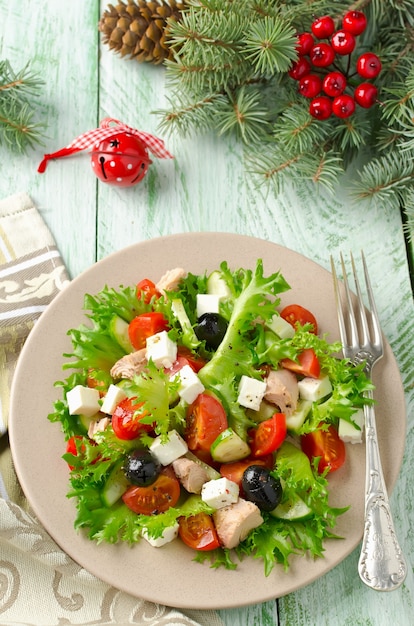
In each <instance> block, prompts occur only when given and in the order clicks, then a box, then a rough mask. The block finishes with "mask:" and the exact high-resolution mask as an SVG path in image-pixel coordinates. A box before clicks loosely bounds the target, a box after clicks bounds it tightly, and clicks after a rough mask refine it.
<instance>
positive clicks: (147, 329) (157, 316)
mask: <svg viewBox="0 0 414 626" xmlns="http://www.w3.org/2000/svg"><path fill="white" fill-rule="evenodd" d="M163 330H168V321H167V319H166V318H165V317H164V315H163V314H162V313H158V312H156V311H150V312H149V313H141V314H140V315H137V316H136V317H134V319H133V320H132V321H131V322H130V324H129V326H128V335H129V339H130V341H131V343H132V345H133V346H134V348H135V350H141V348H145V345H146V342H147V339H148V337H151V336H152V335H155V334H156V333H160V332H162V331H163Z"/></svg>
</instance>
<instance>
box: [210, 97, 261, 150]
mask: <svg viewBox="0 0 414 626" xmlns="http://www.w3.org/2000/svg"><path fill="white" fill-rule="evenodd" d="M216 125H217V128H218V130H219V134H220V135H223V134H225V133H227V132H229V131H231V130H233V131H235V132H236V135H237V136H239V137H240V138H242V139H243V141H244V142H245V143H246V144H248V143H250V142H257V140H258V138H259V137H260V136H261V137H262V139H263V140H265V139H266V136H268V134H269V123H268V112H267V110H266V108H265V107H263V106H262V99H261V97H260V94H259V92H258V91H257V90H252V89H250V90H249V89H248V88H246V87H242V88H241V89H240V90H239V91H238V92H237V95H236V97H233V96H231V95H230V97H229V100H228V103H226V102H224V106H223V108H222V110H221V111H218V112H217V117H216Z"/></svg>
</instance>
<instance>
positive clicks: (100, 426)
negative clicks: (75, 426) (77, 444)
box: [88, 417, 111, 439]
mask: <svg viewBox="0 0 414 626" xmlns="http://www.w3.org/2000/svg"><path fill="white" fill-rule="evenodd" d="M110 423H111V420H110V419H109V417H102V418H101V419H99V420H96V421H95V420H93V421H92V422H91V423H90V424H89V428H88V437H89V438H90V439H94V438H95V435H96V433H101V432H103V431H104V430H105V429H106V428H108V426H109V424H110Z"/></svg>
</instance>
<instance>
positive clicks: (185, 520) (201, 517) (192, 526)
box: [178, 513, 220, 551]
mask: <svg viewBox="0 0 414 626" xmlns="http://www.w3.org/2000/svg"><path fill="white" fill-rule="evenodd" d="M178 523H179V527H178V534H179V536H180V537H181V539H182V541H183V542H184V543H185V544H186V545H187V546H189V547H190V548H192V549H193V550H203V551H207V550H215V549H216V548H219V547H220V542H219V538H218V535H217V531H216V528H215V526H214V522H213V520H212V518H211V517H210V515H207V513H197V514H196V515H191V516H190V517H180V518H179V520H178Z"/></svg>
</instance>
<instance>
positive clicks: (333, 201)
mask: <svg viewBox="0 0 414 626" xmlns="http://www.w3.org/2000/svg"><path fill="white" fill-rule="evenodd" d="M105 8H106V3H105V2H102V3H99V2H98V1H97V0H89V1H88V2H85V1H82V0H71V2H63V1H62V0H61V1H59V2H49V3H44V2H40V1H39V0H30V1H29V0H20V2H15V3H13V2H5V0H0V16H1V26H0V34H1V38H0V59H3V58H8V59H9V60H10V61H11V62H12V64H13V65H14V66H15V67H16V68H17V67H22V66H23V65H25V63H26V62H27V61H28V60H30V61H31V63H32V67H33V69H35V70H37V71H39V72H40V73H41V74H42V76H43V77H44V80H45V85H44V89H43V93H42V96H41V102H40V112H41V114H42V116H43V118H45V119H46V120H47V124H48V130H47V132H48V139H47V143H46V145H45V146H44V149H39V148H38V149H37V150H35V151H31V152H30V153H29V154H28V155H26V156H14V155H13V154H12V153H10V152H8V151H7V150H6V149H5V148H4V147H0V163H1V166H0V167H1V176H0V197H1V198H4V197H6V196H8V195H11V194H12V193H15V192H18V191H27V192H28V193H29V194H30V195H31V196H32V198H33V200H34V202H35V203H36V205H37V206H38V208H39V210H40V212H41V214H42V216H43V217H44V219H45V221H46V223H47V224H48V226H49V227H50V229H51V231H52V233H53V235H54V237H55V239H56V242H57V244H58V247H59V249H60V251H61V254H62V256H63V259H64V261H65V263H66V265H67V267H68V269H69V271H70V274H71V276H72V277H75V276H77V275H78V274H79V273H80V272H82V271H83V270H85V269H86V268H88V267H90V266H91V265H92V264H93V263H94V262H95V261H96V260H99V259H101V258H103V257H105V256H107V255H108V254H109V253H111V252H113V251H116V250H120V249H122V248H123V247H125V246H127V245H129V244H131V243H134V242H138V241H142V240H145V239H149V238H152V237H157V236H159V235H165V234H170V233H178V232H187V231H189V232H191V231H193V232H194V231H227V232H234V233H240V234H245V235H253V236H256V237H261V238H264V239H268V240H270V241H273V242H276V243H279V244H282V245H284V246H286V247H288V248H291V249H293V250H296V251H297V252H300V253H302V254H304V255H305V256H307V257H309V258H310V259H313V260H314V261H316V262H317V263H319V264H320V265H322V266H324V267H326V268H328V266H329V256H330V254H333V255H338V254H339V252H340V251H341V250H342V251H345V252H347V251H348V250H349V249H352V250H355V251H358V250H359V249H360V248H363V249H364V251H365V254H366V257H367V260H368V264H369V267H370V269H371V274H372V282H373V285H374V289H375V292H376V297H377V304H378V309H379V313H380V317H381V323H382V326H383V330H384V332H385V334H386V336H387V337H388V339H389V341H390V344H391V346H392V348H393V350H394V352H395V355H396V358H397V361H398V363H399V366H400V369H401V375H402V380H403V384H404V389H405V393H406V401H407V415H408V425H407V442H406V453H405V457H404V461H403V466H402V469H401V473H400V477H399V480H398V482H397V485H396V487H395V490H394V492H393V494H392V497H391V502H392V506H393V511H394V514H395V523H396V530H397V533H398V536H399V538H400V541H401V544H402V547H403V549H404V552H405V554H406V556H407V560H408V563H409V573H408V577H407V580H406V582H405V584H404V586H403V587H402V588H400V589H399V590H398V591H396V592H393V593H391V594H381V593H378V592H374V591H372V590H370V589H368V588H366V587H365V586H364V585H363V584H362V583H361V582H360V581H359V578H358V575H357V560H358V550H355V552H354V553H352V554H351V555H350V556H349V557H348V558H346V559H345V560H344V561H343V562H342V563H341V564H340V565H338V566H337V567H335V568H334V570H332V571H331V572H330V573H329V574H328V575H326V576H325V577H324V578H322V579H320V580H318V581H316V582H314V583H313V584H311V585H309V586H308V587H306V588H304V589H301V590H299V591H297V592H295V593H292V594H290V595H288V596H286V597H284V598H281V599H279V600H277V601H274V602H266V603H264V604H261V605H254V606H249V607H245V608H241V609H231V610H221V611H220V616H221V618H222V620H223V622H224V624H226V626H239V625H240V626H245V625H246V624H251V625H252V626H253V625H254V626H270V625H271V624H280V625H281V626H287V625H295V626H296V625H297V626H299V625H300V626H302V625H303V626H305V625H306V626H316V625H317V626H323V625H325V624H326V625H331V624H341V625H349V626H351V625H352V626H354V625H356V624H364V625H365V626H368V625H375V626H377V625H385V626H386V625H388V624H392V623H394V621H395V620H396V619H397V620H398V623H399V624H401V626H403V625H407V626H408V625H409V624H412V623H413V620H414V607H413V604H414V601H413V597H414V579H413V573H412V566H411V564H412V563H413V553H414V537H413V533H412V525H411V523H412V519H413V515H414V513H413V501H414V490H413V480H412V475H413V469H414V465H413V460H412V459H413V456H414V437H413V433H412V426H413V421H414V415H413V411H414V384H413V383H414V365H413V364H414V359H413V354H414V308H413V296H412V289H411V283H410V275H409V260H410V261H411V263H412V260H413V257H412V251H410V249H409V247H408V246H407V243H406V241H405V239H404V235H403V228H402V220H401V216H400V215H399V213H398V212H391V211H389V212H387V211H386V210H381V211H380V210H377V209H374V208H370V207H368V206H362V205H357V204H354V203H352V202H351V201H350V199H349V197H348V195H347V191H346V184H345V182H344V184H343V185H342V186H341V188H340V189H339V190H338V192H337V193H336V194H335V196H332V197H326V196H323V195H318V193H317V192H315V190H314V189H313V188H312V187H311V186H310V185H309V184H307V183H303V185H301V186H300V188H299V190H296V191H293V190H292V189H289V188H287V189H285V190H284V192H283V194H282V195H281V196H280V197H278V198H273V197H271V196H270V195H269V196H268V195H266V193H265V192H264V191H258V190H257V189H255V188H254V186H253V184H252V183H251V181H250V180H249V179H248V177H247V176H246V175H245V170H244V167H243V161H244V155H243V151H242V148H241V146H240V145H239V144H238V143H237V142H235V141H233V140H231V139H219V138H216V137H213V136H205V137H202V138H197V139H187V140H184V139H181V138H179V137H173V138H171V139H168V140H167V146H168V148H169V149H170V151H171V152H172V153H173V154H174V155H175V159H174V160H173V161H160V160H157V159H154V163H153V165H151V167H150V170H149V173H148V175H147V176H146V178H145V179H144V181H143V182H142V183H140V184H139V185H138V186H136V187H133V188H128V189H119V188H115V187H111V186H109V185H105V184H102V183H98V182H97V179H96V178H95V176H94V175H93V173H92V172H91V167H90V164H89V157H88V156H87V155H83V156H76V157H74V158H70V159H61V160H59V161H56V162H53V163H51V164H50V165H49V167H48V170H47V172H46V173H45V174H44V175H39V174H37V172H36V169H37V166H38V164H39V162H40V160H41V158H42V156H43V153H44V152H54V151H55V150H57V149H59V148H62V147H63V146H65V145H67V144H68V143H69V142H70V141H71V140H72V139H74V138H75V137H76V136H77V135H79V134H81V133H82V132H84V131H87V130H90V129H92V128H96V127H97V125H98V124H99V121H100V120H101V119H103V118H104V117H107V116H109V117H113V118H117V119H120V120H122V121H123V122H125V123H127V124H129V125H131V126H134V127H136V128H140V129H142V130H146V131H148V132H152V133H154V134H159V133H158V131H157V125H158V119H157V117H156V116H155V115H154V114H153V111H154V110H156V109H159V108H162V107H163V106H164V105H165V89H164V72H163V69H162V68H159V67H154V66H143V65H139V64H137V63H136V62H134V61H127V60H124V59H121V58H120V57H118V56H116V55H114V54H113V53H111V52H109V50H108V49H107V48H102V46H101V45H100V36H99V33H98V29H97V23H98V20H99V17H100V15H101V14H102V12H103V10H104V9H105ZM390 418H391V419H392V416H390Z"/></svg>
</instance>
